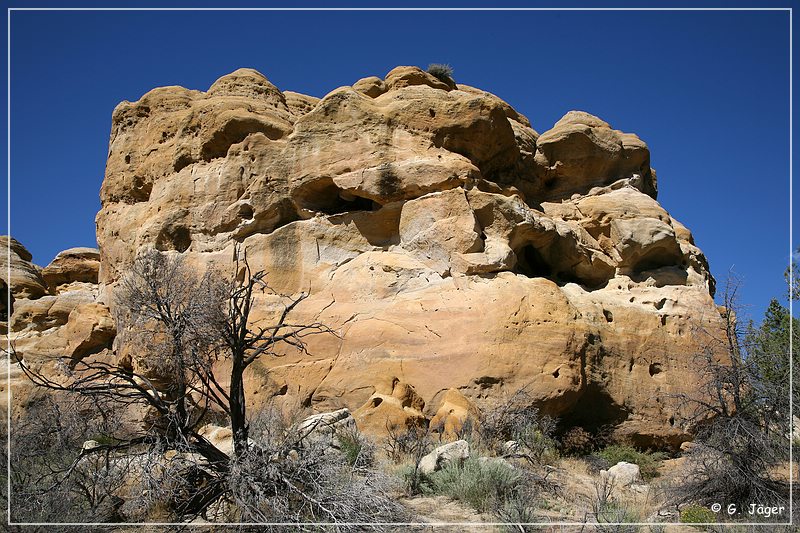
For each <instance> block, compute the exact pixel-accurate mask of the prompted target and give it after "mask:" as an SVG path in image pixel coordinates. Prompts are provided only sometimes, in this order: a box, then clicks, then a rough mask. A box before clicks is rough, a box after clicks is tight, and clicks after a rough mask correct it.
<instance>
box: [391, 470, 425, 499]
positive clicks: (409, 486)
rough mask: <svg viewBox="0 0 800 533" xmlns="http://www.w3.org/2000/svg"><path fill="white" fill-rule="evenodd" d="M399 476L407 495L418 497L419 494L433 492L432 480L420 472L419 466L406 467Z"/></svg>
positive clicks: (400, 471)
mask: <svg viewBox="0 0 800 533" xmlns="http://www.w3.org/2000/svg"><path fill="white" fill-rule="evenodd" d="M398 475H399V476H400V479H402V480H403V486H404V487H405V491H406V494H407V495H409V496H416V495H417V494H422V493H430V492H432V487H431V479H430V477H428V476H426V475H425V474H423V473H422V472H420V470H419V468H418V467H417V465H406V466H404V467H402V468H401V469H400V470H399V472H398Z"/></svg>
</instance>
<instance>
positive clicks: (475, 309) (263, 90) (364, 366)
mask: <svg viewBox="0 0 800 533" xmlns="http://www.w3.org/2000/svg"><path fill="white" fill-rule="evenodd" d="M533 118H534V119H535V117H533ZM534 122H535V120H534ZM649 162H650V154H649V151H648V148H647V145H646V144H645V143H644V142H643V141H642V140H641V139H639V138H638V137H637V136H636V135H634V134H630V133H623V132H621V131H618V130H615V129H613V128H612V127H611V126H610V125H609V124H607V123H606V122H604V121H603V120H601V119H599V118H597V117H594V116H592V115H590V114H588V113H585V112H580V111H572V112H570V113H567V115H565V116H564V117H563V118H562V119H561V120H559V121H558V122H557V123H556V124H555V125H554V126H553V127H552V128H551V129H549V130H547V131H544V133H542V134H541V135H540V134H539V133H538V132H537V131H535V130H534V129H532V128H531V123H530V121H529V120H528V118H526V117H524V116H522V115H521V114H519V113H518V112H517V111H515V110H514V109H513V108H512V107H511V106H510V105H509V104H507V103H506V102H503V101H502V100H501V99H500V98H498V97H497V96H495V95H492V94H490V93H487V92H485V91H482V90H480V89H475V88H472V87H467V86H461V85H455V86H450V85H447V84H445V83H443V82H441V81H439V80H437V79H436V78H434V77H432V76H430V75H429V74H427V73H425V72H423V71H421V70H420V69H417V68H416V67H397V68H396V69H394V70H392V71H391V72H389V73H388V74H387V75H386V76H385V77H384V78H383V79H381V78H379V77H375V76H372V77H367V78H363V79H361V80H358V81H357V82H355V83H354V85H353V86H352V87H339V88H337V89H335V90H333V91H331V92H330V93H329V94H327V95H325V96H324V97H323V98H321V99H317V98H314V97H310V96H305V95H301V94H298V93H292V92H288V91H287V92H282V91H281V90H279V89H278V88H277V87H276V86H275V85H273V84H272V83H270V82H269V81H268V80H267V79H266V78H265V77H264V76H263V75H261V74H260V73H258V72H256V71H254V70H251V69H240V70H237V71H235V72H233V73H231V74H229V75H227V76H223V77H222V78H220V79H219V80H218V81H217V82H215V83H214V84H213V85H212V86H211V87H210V88H209V89H208V91H206V92H202V91H197V90H189V89H184V88H182V87H164V88H158V89H154V90H152V91H150V92H148V93H147V94H145V95H144V96H143V97H142V98H141V99H140V100H138V101H137V102H123V103H121V104H119V106H117V108H116V109H115V110H114V114H113V126H112V132H111V140H110V145H109V156H108V163H107V167H106V175H105V180H104V182H103V186H102V190H101V200H102V209H101V211H100V212H99V213H98V214H97V231H98V234H97V237H98V244H99V248H100V260H99V287H96V286H94V285H91V282H92V281H94V278H92V277H91V272H92V268H94V266H93V265H94V263H93V262H92V261H93V259H92V258H91V257H84V256H81V257H78V256H77V255H76V254H75V253H70V254H67V253H66V252H65V254H66V255H65V257H64V258H61V259H58V258H57V260H56V261H54V262H53V264H51V265H50V266H48V267H47V269H45V274H46V275H45V279H51V281H50V282H47V283H50V284H51V285H57V287H48V286H47V283H45V282H44V280H42V279H41V275H39V274H38V271H37V270H36V269H35V268H32V267H30V268H29V266H26V265H30V263H26V261H30V257H28V258H27V259H26V258H25V254H22V255H19V253H18V254H17V256H16V258H14V257H12V266H13V267H14V269H15V270H14V271H15V272H18V274H17V276H18V278H19V279H20V280H21V281H19V282H14V279H12V283H11V285H12V292H14V291H16V292H14V294H15V298H16V297H17V294H19V297H20V298H27V299H30V301H29V303H26V304H25V305H21V306H20V305H19V304H17V309H19V311H17V310H16V309H15V314H16V313H19V315H18V316H14V317H12V319H11V327H12V329H14V330H15V331H18V332H20V333H23V332H31V333H30V336H31V337H32V336H35V335H38V336H42V337H43V336H44V333H45V332H46V331H50V330H52V329H53V328H57V331H59V332H60V331H62V330H63V331H64V332H66V331H67V329H68V328H69V327H70V323H75V325H74V326H72V329H70V330H69V331H75V332H77V331H81V332H84V331H88V329H91V328H87V327H82V328H81V327H78V324H77V321H78V320H83V319H82V318H80V317H93V318H91V319H90V320H91V322H92V324H93V329H91V331H93V332H95V333H94V337H91V334H89V337H91V338H93V339H95V340H96V342H94V341H93V342H89V343H88V344H87V343H85V342H84V343H83V344H80V343H79V344H80V345H81V346H94V347H93V348H88V349H89V351H92V350H96V349H98V348H97V347H98V346H101V345H102V343H101V340H103V339H105V336H104V335H105V334H104V333H97V332H108V331H110V329H109V328H106V327H105V326H103V325H101V323H103V324H104V322H103V320H104V319H102V318H101V317H100V316H99V315H100V314H102V312H101V311H100V309H99V308H97V307H96V306H98V305H100V304H98V303H96V302H95V303H93V302H94V300H93V299H92V300H89V299H88V297H87V296H78V295H74V294H71V291H70V290H69V285H67V286H64V285H63V282H65V281H66V282H70V283H73V284H75V283H89V285H90V286H92V287H95V288H94V289H91V291H97V292H96V293H95V292H91V291H90V292H91V294H92V295H93V296H94V295H95V294H100V295H101V296H100V299H101V300H102V301H104V302H112V301H113V299H112V295H113V291H114V286H115V283H116V282H117V281H118V280H119V279H120V277H121V275H122V274H123V273H124V272H125V270H126V269H127V268H128V267H129V266H130V264H131V263H132V261H133V260H134V258H135V257H136V254H137V253H138V252H139V251H140V250H141V249H143V248H146V247H154V248H156V249H159V250H162V251H165V252H168V253H181V254H185V255H186V256H187V258H188V259H189V260H190V261H191V262H192V264H195V265H198V266H200V267H205V266H208V265H212V264H213V265H217V266H220V267H222V268H227V267H229V265H230V258H231V257H232V250H233V247H234V245H235V244H239V245H240V246H242V247H244V248H245V249H246V250H247V257H248V259H249V261H250V264H251V266H252V267H253V269H254V270H259V269H263V270H265V271H266V272H267V274H268V279H269V280H270V285H271V287H273V288H274V289H275V290H277V291H279V292H282V293H285V294H291V293H297V292H300V291H310V293H311V296H310V297H309V298H307V299H306V300H304V301H303V302H302V304H301V305H300V306H299V307H298V308H297V310H296V312H297V313H296V321H303V320H309V321H311V320H313V321H317V320H319V321H321V322H323V323H325V324H327V325H328V326H330V327H331V328H332V329H334V330H335V331H336V332H337V333H338V336H333V335H318V336H314V337H313V338H309V339H308V340H309V345H308V348H309V355H304V356H302V357H301V356H299V355H298V354H297V353H295V352H294V351H287V353H286V355H285V356H284V357H282V358H279V359H275V360H263V361H259V362H258V363H256V365H255V366H254V367H253V368H254V371H253V373H252V374H251V375H249V376H248V382H247V387H248V390H249V391H250V392H251V393H252V394H249V396H248V397H249V399H250V401H251V402H252V403H253V404H259V403H263V402H266V401H268V400H269V399H270V398H278V397H280V398H283V399H285V400H289V399H291V400H292V401H298V400H299V401H301V402H303V403H307V404H308V403H310V404H311V405H313V406H314V407H315V408H316V409H318V410H320V411H330V410H334V409H339V408H342V407H347V408H348V409H350V410H351V411H352V412H353V416H354V418H355V420H356V421H357V423H358V425H359V427H360V428H361V429H362V430H367V431H372V432H381V431H385V428H386V427H387V422H388V423H389V424H394V425H397V426H400V427H412V426H414V425H417V424H420V423H423V424H424V423H427V421H428V420H430V418H431V417H434V415H435V416H436V417H437V421H441V422H442V423H443V425H444V426H445V427H447V428H449V429H448V431H450V432H452V431H454V430H455V428H456V426H457V425H458V424H459V423H461V422H463V420H462V419H463V418H464V417H466V416H467V412H468V411H469V410H470V406H472V405H474V406H476V407H477V408H478V409H479V408H480V406H481V404H482V402H483V400H485V399H486V398H487V397H492V396H495V395H499V394H501V393H503V392H508V391H511V392H513V391H515V390H517V389H519V388H522V387H526V388H527V391H528V392H529V393H530V394H531V397H532V398H533V401H534V402H535V403H536V405H537V406H538V407H540V408H541V409H542V411H543V412H544V413H547V414H550V415H553V416H558V417H560V418H561V419H562V421H564V422H565V423H569V424H576V425H583V426H586V427H593V426H598V425H604V424H613V425H615V426H616V428H617V431H618V432H619V433H620V434H621V435H626V436H629V437H631V438H634V439H638V441H639V442H640V443H642V444H644V445H649V444H653V445H673V446H675V445H677V444H679V443H680V442H681V441H683V440H685V439H686V438H688V434H687V429H686V427H685V426H683V425H682V418H681V413H680V412H678V411H676V410H675V407H674V406H673V405H672V404H670V402H668V401H667V399H668V398H670V397H671V395H674V394H676V393H680V392H687V391H692V390H694V389H695V388H696V386H697V376H696V375H695V373H694V372H693V368H692V361H691V354H692V353H694V352H695V351H696V350H697V349H698V343H699V342H700V340H699V337H698V336H697V335H696V334H695V332H696V331H699V329H700V328H704V329H705V330H707V331H708V330H713V329H714V328H717V327H719V325H720V319H719V314H718V312H717V309H716V306H715V304H714V301H713V298H712V296H713V290H714V281H713V278H712V277H711V275H710V273H709V269H708V264H707V262H706V259H705V257H704V256H703V254H702V252H701V251H700V249H699V248H698V247H697V246H696V245H695V243H694V241H693V239H692V235H691V233H690V232H689V230H688V229H686V228H685V227H684V226H683V225H681V224H680V223H679V222H677V221H676V220H674V219H673V218H672V217H671V216H670V215H669V213H667V212H666V211H665V210H664V209H663V208H662V207H661V206H660V205H659V204H658V202H657V201H656V191H657V186H656V177H655V172H654V171H653V170H652V169H651V168H650V166H649ZM59 257H61V256H59ZM71 265H74V266H71ZM65 272H71V273H72V274H65ZM84 274H85V276H84ZM48 276H50V278H48ZM12 278H13V276H12ZM89 278H90V279H89ZM17 287H18V288H17ZM45 294H52V296H46V297H45ZM42 297H45V298H50V300H46V301H45V300H44V299H43V298H42ZM37 298H38V299H40V300H42V301H38V300H37ZM73 303H74V307H72V308H70V305H73ZM80 306H95V307H92V308H91V309H92V311H91V313H89V312H88V309H89V308H85V307H80ZM70 309H71V310H70ZM78 309H80V310H81V311H77V312H76V310H78ZM84 309H86V310H87V313H86V314H83V310H84ZM270 309H271V307H270V304H269V302H268V301H267V300H264V301H263V302H262V303H261V304H260V306H259V311H258V313H260V316H269V312H270ZM73 314H75V315H76V316H75V317H74V320H73ZM109 316H110V315H109ZM65 318H66V322H65ZM256 318H258V317H256ZM76 334H77V333H76ZM48 335H49V334H48ZM59 335H61V333H59ZM103 342H105V341H103ZM45 346H47V344H45ZM69 346H72V344H69V343H67V345H66V348H61V349H65V350H66V351H67V352H69V350H70V349H71V348H69ZM73 356H74V354H73ZM454 391H455V392H454ZM462 400H463V401H462Z"/></svg>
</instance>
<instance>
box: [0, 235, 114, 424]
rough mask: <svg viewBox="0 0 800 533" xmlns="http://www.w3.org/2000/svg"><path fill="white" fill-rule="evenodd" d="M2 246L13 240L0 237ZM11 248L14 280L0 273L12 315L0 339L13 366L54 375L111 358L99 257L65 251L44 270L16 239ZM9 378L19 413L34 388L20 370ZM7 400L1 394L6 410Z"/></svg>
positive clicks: (111, 321) (82, 251) (110, 332)
mask: <svg viewBox="0 0 800 533" xmlns="http://www.w3.org/2000/svg"><path fill="white" fill-rule="evenodd" d="M0 242H2V243H3V245H4V246H7V245H8V243H9V237H6V236H0ZM10 243H11V278H10V280H8V279H6V277H7V270H6V268H5V267H4V268H3V270H2V272H0V277H2V280H0V281H2V285H3V287H8V286H10V287H11V297H12V305H11V307H12V313H11V314H10V316H4V317H2V318H4V320H2V321H0V328H2V333H3V334H4V336H5V337H4V338H2V339H0V342H2V345H3V348H4V349H5V347H6V345H7V342H8V341H10V342H11V346H12V349H13V351H12V357H13V358H14V359H15V360H23V359H24V360H25V361H26V362H27V363H29V364H30V365H32V366H34V367H37V368H41V367H43V366H44V367H47V368H50V369H52V371H53V372H59V371H60V370H58V369H60V368H64V366H66V367H67V368H68V367H69V366H71V365H73V364H74V363H75V362H76V361H78V360H80V359H83V358H84V357H89V356H94V355H98V354H101V353H103V352H106V353H108V354H110V350H111V345H112V342H113V340H114V338H115V336H116V326H115V324H114V319H113V317H112V316H111V311H110V309H109V308H108V306H106V305H105V304H103V303H101V302H100V301H98V294H99V289H98V284H97V273H98V270H99V264H100V261H99V251H98V250H97V249H94V248H71V249H69V250H64V251H63V252H61V253H59V254H58V255H57V256H56V258H55V259H54V260H53V262H52V263H50V265H48V266H47V267H46V268H44V269H41V268H39V267H38V266H36V265H35V264H33V263H32V262H31V261H32V260H33V258H32V257H31V254H30V253H29V252H28V250H26V249H25V248H24V247H23V246H22V244H20V243H19V242H17V241H16V240H14V239H13V238H12V239H10ZM3 258H4V260H5V254H3ZM6 290H7V289H6ZM3 306H4V308H5V295H3ZM62 363H63V365H62ZM11 374H12V375H11V376H9V379H10V380H11V382H12V384H13V385H14V390H13V393H14V396H15V398H17V399H18V401H16V402H15V403H14V405H13V407H14V408H17V407H19V406H20V404H21V403H24V402H22V398H24V397H25V391H26V390H28V389H29V388H30V387H31V384H30V383H29V382H28V381H27V380H25V379H23V378H22V376H21V375H20V371H19V369H18V368H17V367H12V373H11ZM4 378H5V376H4ZM7 386H8V381H7V380H5V379H4V380H3V381H2V384H1V385H0V392H3V393H4V392H5V387H7ZM6 397H7V396H6V394H0V402H2V403H3V404H5V401H6Z"/></svg>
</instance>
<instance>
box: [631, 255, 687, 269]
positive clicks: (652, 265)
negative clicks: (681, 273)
mask: <svg viewBox="0 0 800 533" xmlns="http://www.w3.org/2000/svg"><path fill="white" fill-rule="evenodd" d="M682 260H683V257H681V256H680V255H676V253H674V252H672V251H670V250H659V249H656V250H653V251H651V252H649V253H646V254H645V255H644V256H643V257H641V258H640V259H639V260H638V261H636V263H634V265H633V268H632V270H633V272H636V273H642V272H646V271H648V270H655V269H657V268H661V267H665V266H680V264H681V262H682Z"/></svg>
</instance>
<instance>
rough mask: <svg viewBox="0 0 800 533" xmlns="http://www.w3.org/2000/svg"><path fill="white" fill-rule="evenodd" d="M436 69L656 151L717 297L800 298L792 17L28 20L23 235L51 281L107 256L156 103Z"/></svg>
mask: <svg viewBox="0 0 800 533" xmlns="http://www.w3.org/2000/svg"><path fill="white" fill-rule="evenodd" d="M220 3H222V2H220ZM398 4H399V2H398ZM8 5H11V6H15V5H24V6H31V5H33V4H32V3H31V2H27V3H24V4H23V3H21V2H18V3H17V4H14V3H13V2H12V3H10V4H9V2H6V3H5V4H4V6H6V7H7V6H8ZM40 5H46V4H40ZM76 5H77V4H76ZM83 5H90V4H83ZM138 5H143V4H138ZM171 5H180V4H179V3H173V4H171ZM195 5H196V3H195ZM349 5H356V4H349ZM362 5H363V4H362ZM404 5H407V4H404ZM442 5H444V4H442ZM448 5H455V4H448ZM459 5H462V6H463V5H469V4H464V3H461V4H459ZM506 5H511V4H506ZM527 5H535V4H531V3H528V4H527ZM574 5H580V4H574ZM617 5H625V4H617ZM670 5H672V6H676V5H679V4H676V3H672V4H670ZM728 5H730V3H728ZM756 5H757V6H759V7H760V6H761V5H763V4H756ZM783 5H787V6H788V5H792V4H791V3H784V4H783ZM433 62H439V63H449V64H450V65H452V66H453V68H454V69H455V79H456V81H457V82H460V83H465V84H468V85H473V86H476V87H480V88H482V89H485V90H488V91H490V92H493V93H495V94H497V95H498V96H500V97H501V98H503V99H504V100H506V101H507V102H509V103H510V104H511V105H513V106H514V107H515V108H516V109H517V110H518V111H520V112H521V113H523V114H525V115H526V116H527V117H528V118H529V119H530V120H531V123H532V124H533V127H534V129H536V130H537V131H539V132H540V133H541V132H543V131H545V130H547V129H549V128H550V127H551V126H552V125H553V123H554V122H555V121H556V120H558V119H559V118H560V117H561V116H562V115H563V114H564V113H566V112H567V111H569V110H571V109H581V110H585V111H588V112H590V113H593V114H595V115H598V116H599V117H601V118H603V119H604V120H606V121H608V122H610V123H611V125H612V126H613V127H615V128H618V129H621V130H623V131H627V132H634V133H636V134H638V135H639V136H640V137H641V138H642V139H644V140H645V141H646V142H647V143H648V145H649V146H650V150H651V153H652V165H653V167H654V168H655V169H656V170H657V172H658V179H659V201H660V202H661V203H662V205H663V206H664V207H665V208H666V209H667V210H668V211H669V212H670V213H671V214H672V215H673V216H674V217H675V218H676V219H678V220H680V221H681V222H683V223H684V224H685V225H686V226H688V227H689V228H690V229H691V230H692V232H693V233H694V235H695V240H696V242H697V244H698V245H699V246H700V247H701V248H702V249H703V250H704V251H705V253H706V255H707V256H708V259H709V261H710V263H711V268H712V272H713V273H714V275H715V276H716V277H717V279H718V280H719V281H722V280H724V278H725V277H726V276H727V272H728V270H729V269H730V268H733V269H734V270H735V271H736V272H738V273H739V274H740V275H741V276H743V277H744V283H745V285H744V288H743V291H742V295H743V297H744V303H746V304H750V305H751V306H752V307H751V309H750V312H751V314H752V315H753V317H754V318H760V316H761V314H762V312H763V310H764V309H765V307H766V305H767V303H768V301H769V299H770V298H771V297H773V296H776V295H780V294H782V292H783V286H784V285H783V276H782V274H783V271H784V269H785V268H786V266H787V263H788V259H789V250H790V243H789V14H788V12H786V11H690V12H689V11H649V12H642V11H614V12H607V11H606V12H598V11H579V12H574V11H554V12H475V11H462V12H422V11H414V12H374V11H372V12H353V11H349V12H321V11H315V12H297V11H294V12H274V11H273V12H264V11H261V12H254V11H249V12H202V11H181V12H154V11H146V12H141V11H140V12H131V11H117V12H108V11H72V12H67V11H14V12H12V13H11V162H12V165H11V227H12V229H11V232H12V234H13V235H14V236H15V237H16V238H17V239H18V240H20V241H21V242H22V243H23V244H25V246H26V247H27V248H28V249H29V250H30V251H31V252H32V253H33V256H34V261H35V262H36V263H38V264H40V265H46V264H47V263H48V262H49V261H50V260H51V259H52V258H53V256H54V255H55V254H56V253H57V252H58V251H59V250H62V249H64V248H68V247H72V246H95V245H96V244H95V239H94V216H95V214H96V212H97V211H98V210H99V208H100V203H99V199H98V193H99V189H100V184H101V182H102V179H103V169H104V165H105V158H106V154H107V149H108V137H109V132H110V125H111V112H112V110H113V109H114V107H115V106H116V104H117V103H118V102H120V101H122V100H136V99H138V98H139V97H140V96H141V95H142V94H144V93H145V92H147V91H148V90H150V89H151V88H153V87H156V86H163V85H183V86H185V87H189V88H192V89H200V90H205V89H207V88H208V87H209V85H211V84H212V83H213V82H214V80H215V79H216V78H218V77H219V76H222V75H223V74H226V73H228V72H231V71H233V70H235V69H236V68H239V67H252V68H255V69H257V70H259V71H261V72H262V73H263V74H264V75H266V76H267V78H269V79H270V80H271V81H272V82H273V83H275V84H276V85H277V86H278V87H279V88H281V89H283V90H293V91H297V92H301V93H306V94H311V95H314V96H323V95H324V94H326V93H327V92H329V91H330V90H332V89H334V88H336V87H338V86H341V85H350V84H352V83H353V82H355V81H356V80H357V79H359V78H361V77H364V76H369V75H378V76H384V75H385V74H386V73H387V72H388V71H389V70H390V69H391V68H393V67H394V66H397V65H419V66H421V67H423V68H424V67H425V66H427V65H428V64H429V63H433ZM4 112H5V111H4ZM2 162H3V165H4V166H5V163H6V157H5V154H2ZM3 196H4V198H3V204H4V205H5V191H4V192H3ZM4 233H5V231H4ZM798 244H800V242H798V240H797V239H795V243H794V245H795V247H796V246H797V245H798Z"/></svg>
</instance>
